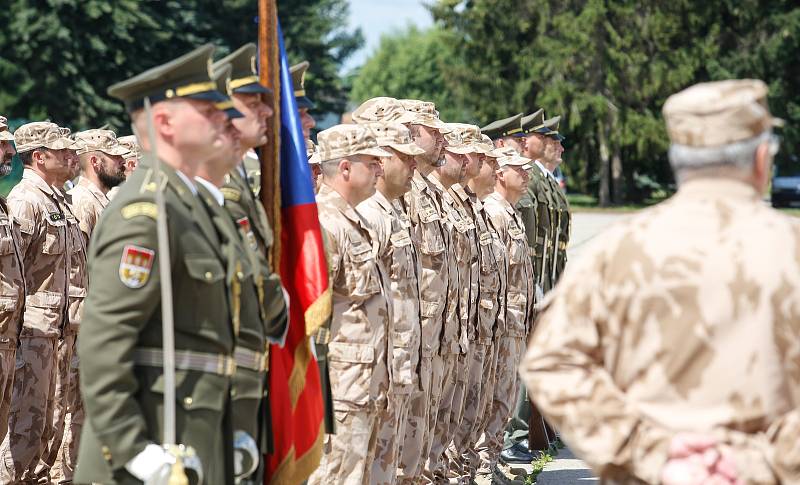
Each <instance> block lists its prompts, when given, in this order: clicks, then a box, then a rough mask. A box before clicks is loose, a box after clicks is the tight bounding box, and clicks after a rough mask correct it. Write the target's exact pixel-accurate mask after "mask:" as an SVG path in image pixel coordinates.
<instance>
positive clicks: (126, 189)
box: [75, 160, 235, 484]
mask: <svg viewBox="0 0 800 485" xmlns="http://www.w3.org/2000/svg"><path fill="white" fill-rule="evenodd" d="M162 170H163V175H161V176H160V177H156V175H155V173H154V171H153V169H152V165H151V163H150V161H149V160H145V161H143V162H142V163H141V165H140V166H139V168H138V169H137V170H136V171H135V172H134V173H133V175H131V177H130V178H129V180H128V181H127V183H125V184H124V186H123V187H122V188H121V190H120V192H119V194H118V195H117V196H116V197H115V198H114V200H113V201H112V202H111V204H109V206H108V207H107V209H106V210H105V212H103V215H102V216H101V219H100V222H99V224H98V225H97V227H96V228H95V231H94V234H93V237H92V242H91V244H90V255H89V274H90V279H91V281H92V286H91V288H90V290H89V294H88V297H87V299H86V304H85V307H84V310H85V314H84V317H83V323H82V326H83V329H82V331H81V336H80V339H78V342H79V343H78V354H79V356H80V361H81V368H80V374H81V376H80V378H81V385H82V389H81V390H82V393H83V398H84V400H85V408H86V424H85V427H84V429H83V434H82V437H81V444H80V452H79V459H78V465H77V470H76V475H75V481H76V482H77V483H120V484H122V483H125V484H128V483H131V484H133V483H140V482H139V481H138V480H137V479H135V478H134V477H133V476H132V475H130V474H129V473H128V472H127V471H126V470H125V468H124V465H125V464H126V463H127V462H128V461H129V460H131V459H132V458H133V457H134V456H136V455H137V454H138V453H139V452H141V451H142V450H143V449H144V448H145V446H146V445H147V444H148V443H151V442H154V443H159V444H160V443H161V442H162V440H163V391H164V378H163V369H162V368H161V366H160V361H159V355H158V353H159V352H160V350H161V349H162V328H161V327H162V325H161V305H160V300H161V284H160V283H161V281H160V277H159V264H160V262H161V252H160V251H161V250H160V249H159V248H158V245H157V238H156V220H155V218H156V217H157V216H163V215H161V214H158V209H157V207H156V205H155V203H154V200H155V190H157V189H161V188H163V191H164V199H165V209H166V217H167V230H168V233H169V246H170V247H169V258H170V267H171V276H172V292H173V308H174V321H175V349H176V388H177V389H176V399H177V410H176V423H177V424H176V435H177V441H178V443H180V444H184V445H187V446H191V447H193V448H194V449H195V450H196V452H197V454H198V456H199V458H200V460H201V461H202V464H203V473H204V475H205V483H215V484H216V483H219V484H228V483H233V468H232V425H231V422H230V420H231V416H230V389H231V377H232V374H233V370H234V368H235V364H234V363H233V351H234V344H235V336H234V328H233V326H232V324H231V318H230V315H231V312H230V309H229V301H228V293H227V289H226V285H225V276H226V265H227V258H226V256H225V255H224V254H223V253H222V251H221V245H220V240H219V237H218V234H217V231H216V230H215V228H214V226H213V224H212V222H211V219H210V218H209V216H208V214H207V212H206V210H205V209H204V208H203V206H202V202H201V201H200V199H199V198H198V197H197V196H195V195H194V194H193V193H192V191H191V190H190V188H189V186H188V185H187V183H186V182H185V181H184V180H181V178H180V176H179V174H178V173H177V172H176V171H175V170H174V169H172V168H170V167H169V166H166V165H162Z"/></svg>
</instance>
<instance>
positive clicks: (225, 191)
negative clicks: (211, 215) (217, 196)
mask: <svg viewBox="0 0 800 485" xmlns="http://www.w3.org/2000/svg"><path fill="white" fill-rule="evenodd" d="M220 191H221V192H222V196H223V197H225V200H230V201H233V202H239V200H240V199H241V198H242V192H241V191H240V190H236V189H232V188H230V187H223V188H221V189H220Z"/></svg>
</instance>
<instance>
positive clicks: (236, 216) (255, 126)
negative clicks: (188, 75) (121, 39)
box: [214, 43, 288, 452]
mask: <svg viewBox="0 0 800 485" xmlns="http://www.w3.org/2000/svg"><path fill="white" fill-rule="evenodd" d="M256 52H257V50H256V46H255V44H252V43H251V44H246V45H244V46H242V47H240V48H239V49H237V50H236V51H234V52H233V53H231V54H230V55H228V56H227V57H224V58H223V59H220V60H219V61H217V62H216V63H214V69H215V71H219V70H220V69H223V68H224V67H225V66H230V69H231V73H230V80H229V82H228V83H227V87H228V88H229V89H230V97H231V101H232V103H233V104H232V106H233V108H235V109H236V110H238V111H239V112H240V113H241V114H242V115H243V116H241V117H238V118H236V119H233V120H232V123H233V126H234V127H235V128H236V130H237V131H238V137H239V140H240V141H239V143H240V149H239V151H238V155H237V157H238V160H239V161H240V162H239V163H236V164H235V165H233V166H231V168H230V171H229V172H228V173H227V174H226V175H225V179H224V183H223V186H222V187H221V192H222V194H223V196H224V199H225V204H224V209H225V211H227V212H228V214H229V215H230V217H231V218H232V219H233V221H234V222H235V224H236V227H237V229H238V231H239V234H240V235H241V237H242V239H243V240H244V242H245V244H246V245H247V248H248V250H249V251H251V252H252V254H253V257H254V259H255V261H254V267H255V269H256V270H257V276H256V277H255V279H254V281H255V283H256V288H257V291H258V293H257V294H258V298H259V299H258V304H259V307H260V312H261V314H262V318H261V321H262V323H263V332H262V333H263V338H264V339H265V343H264V344H263V345H262V346H261V352H262V353H264V354H266V355H265V357H264V358H265V362H269V356H268V352H269V343H276V344H282V343H283V340H284V338H285V335H286V330H287V323H288V320H287V316H288V312H287V308H286V300H285V298H284V293H283V289H282V286H281V282H280V278H279V277H278V275H277V274H275V273H273V271H272V268H271V266H270V263H269V251H270V248H271V247H272V244H273V233H272V228H271V227H270V225H269V221H268V219H267V214H266V212H265V210H264V206H263V205H262V203H261V201H260V200H259V199H258V197H257V196H256V193H254V191H253V189H252V185H251V184H250V183H248V178H249V177H248V172H247V169H246V168H245V164H246V163H248V160H249V159H250V158H249V157H248V156H247V155H244V157H243V152H245V151H247V150H249V149H254V148H256V147H258V146H260V145H263V144H264V143H265V142H266V137H267V131H266V130H267V124H266V123H265V120H266V118H268V117H269V116H272V109H270V108H269V106H268V105H267V103H266V101H268V100H267V99H266V98H267V97H269V96H271V93H272V92H271V91H270V90H269V89H267V88H266V87H264V86H263V85H262V84H260V82H259V78H258V76H257V73H256V71H255V59H256V57H255V56H256ZM256 162H258V160H257V159H256ZM260 176H261V174H260V168H259V172H258V174H257V176H255V177H256V178H258V179H260ZM267 370H268V369H265V370H264V372H266V371H267ZM266 391H267V387H266V386H264V387H263V392H264V400H263V401H262V403H261V409H260V411H259V416H260V418H259V419H260V420H261V421H260V425H259V433H258V434H256V435H253V436H255V437H257V438H258V441H259V448H260V449H261V450H264V451H265V452H267V451H269V450H271V448H272V433H271V431H270V428H271V424H272V423H271V418H270V416H269V400H268V395H267V394H266Z"/></svg>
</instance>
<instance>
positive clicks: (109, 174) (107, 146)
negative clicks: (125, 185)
mask: <svg viewBox="0 0 800 485" xmlns="http://www.w3.org/2000/svg"><path fill="white" fill-rule="evenodd" d="M75 140H76V141H77V142H78V144H79V146H80V147H79V148H78V152H77V153H78V158H79V159H80V161H81V169H82V174H81V177H80V178H79V179H78V183H77V184H75V187H73V188H72V189H71V190H70V191H69V193H70V195H71V196H72V206H73V210H74V211H75V217H77V218H78V223H79V225H80V228H81V231H83V233H84V234H85V235H86V242H87V243H88V242H89V239H91V237H92V230H93V229H94V226H95V225H97V221H98V220H99V219H100V213H102V212H103V209H105V207H106V206H107V205H108V203H109V199H108V197H107V196H106V194H108V191H109V190H111V189H112V188H114V187H117V186H118V185H119V184H121V183H122V182H124V181H125V177H126V173H127V172H126V168H127V167H126V162H125V158H124V156H125V155H127V154H128V153H130V151H129V149H127V148H125V147H123V146H122V145H120V143H119V141H117V138H116V135H115V134H114V132H113V131H110V130H87V131H82V132H80V133H76V134H75Z"/></svg>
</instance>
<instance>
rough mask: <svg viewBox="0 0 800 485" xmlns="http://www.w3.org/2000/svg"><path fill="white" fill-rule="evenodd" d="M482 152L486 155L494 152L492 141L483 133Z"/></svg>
mask: <svg viewBox="0 0 800 485" xmlns="http://www.w3.org/2000/svg"><path fill="white" fill-rule="evenodd" d="M479 145H480V147H481V152H480V153H482V154H484V155H488V154H489V153H491V152H492V150H494V143H492V139H491V138H489V137H488V136H486V135H484V134H482V133H481V142H480V144H479Z"/></svg>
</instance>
